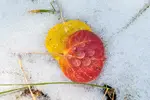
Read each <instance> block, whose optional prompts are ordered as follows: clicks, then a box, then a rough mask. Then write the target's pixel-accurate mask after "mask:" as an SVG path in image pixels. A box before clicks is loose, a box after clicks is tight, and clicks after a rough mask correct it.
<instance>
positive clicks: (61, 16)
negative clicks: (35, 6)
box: [55, 0, 65, 23]
mask: <svg viewBox="0 0 150 100" xmlns="http://www.w3.org/2000/svg"><path fill="white" fill-rule="evenodd" d="M55 2H56V3H57V6H58V8H59V12H60V18H61V20H62V22H63V23H64V22H65V19H64V17H63V12H62V8H61V7H60V5H59V4H58V2H57V0H55Z"/></svg>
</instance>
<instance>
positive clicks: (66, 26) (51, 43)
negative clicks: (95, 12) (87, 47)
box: [45, 20, 91, 60]
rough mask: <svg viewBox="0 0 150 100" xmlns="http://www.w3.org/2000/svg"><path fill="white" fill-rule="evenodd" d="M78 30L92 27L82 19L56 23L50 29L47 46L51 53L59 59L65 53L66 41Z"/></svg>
mask: <svg viewBox="0 0 150 100" xmlns="http://www.w3.org/2000/svg"><path fill="white" fill-rule="evenodd" d="M78 30H89V31H91V28H90V27H89V26H88V25H87V24H86V23H84V22H82V21H80V20H69V21H66V22H63V23H59V24H56V25H55V26H54V27H53V28H51V29H50V30H49V31H48V35H47V37H46V41H45V46H46V48H47V50H48V52H49V53H50V54H52V56H53V57H54V58H55V59H56V60H59V58H60V55H61V54H63V51H64V48H65V41H66V40H67V38H68V36H69V35H71V34H73V33H74V32H76V31H78Z"/></svg>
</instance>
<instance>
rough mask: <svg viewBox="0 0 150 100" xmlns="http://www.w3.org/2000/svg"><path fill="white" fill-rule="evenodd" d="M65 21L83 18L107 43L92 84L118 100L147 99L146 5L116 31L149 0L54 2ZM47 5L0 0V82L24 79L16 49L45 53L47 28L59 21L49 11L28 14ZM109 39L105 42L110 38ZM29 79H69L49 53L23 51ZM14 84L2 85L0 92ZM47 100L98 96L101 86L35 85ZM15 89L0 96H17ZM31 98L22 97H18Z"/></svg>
mask: <svg viewBox="0 0 150 100" xmlns="http://www.w3.org/2000/svg"><path fill="white" fill-rule="evenodd" d="M58 2H59V4H61V6H62V9H63V12H64V16H65V17H66V18H67V19H80V20H83V21H86V22H87V23H88V24H89V25H90V26H91V27H92V29H93V30H94V32H96V33H97V34H98V35H99V36H101V38H102V39H103V41H104V43H105V44H107V45H106V54H107V61H106V64H105V66H104V69H103V72H102V73H101V75H100V77H99V78H98V79H97V80H96V81H94V82H93V83H98V84H100V85H101V84H104V83H105V84H108V85H111V86H112V87H114V88H115V89H116V90H117V100H124V99H125V98H127V99H126V100H149V98H150V90H149V89H150V52H149V51H150V9H148V10H147V11H146V12H144V13H143V14H142V15H141V16H140V17H139V18H138V19H137V20H136V21H135V22H134V23H133V24H132V25H131V26H130V27H129V28H128V29H126V30H124V31H123V32H121V33H119V34H116V32H117V31H119V29H121V28H122V27H123V26H125V25H126V24H127V23H128V21H129V20H130V19H131V18H132V17H133V16H134V15H135V14H136V13H137V12H138V11H139V9H141V8H142V7H143V6H144V4H146V3H148V0H58ZM40 8H47V9H51V6H50V0H35V2H32V1H31V0H0V83H23V82H24V77H23V75H22V72H21V70H20V68H19V65H18V58H17V56H16V55H14V54H12V53H14V52H46V49H45V47H44V40H45V36H46V34H47V32H48V30H49V29H50V28H51V27H52V26H54V25H55V24H56V23H58V22H59V20H58V19H57V16H56V15H53V14H29V13H28V11H29V10H31V9H40ZM108 40H109V41H108ZM23 66H24V68H25V71H26V72H27V73H28V76H29V77H30V82H46V81H69V80H68V79H67V78H66V77H65V76H64V75H63V73H62V72H61V70H60V68H59V66H58V64H57V63H56V62H55V61H54V60H53V59H52V57H51V56H50V55H46V56H45V55H24V56H23ZM10 88H12V87H0V91H3V90H7V89H10ZM37 88H38V89H41V90H42V91H43V92H45V93H47V94H48V95H49V97H50V98H51V100H101V99H102V96H103V93H102V91H101V89H96V88H90V87H87V86H81V85H80V86H79V85H48V86H38V87H37ZM17 95H19V94H18V93H15V94H9V95H5V96H0V100H16V96H17ZM28 99H29V100H31V98H29V97H28V98H20V99H19V100H28Z"/></svg>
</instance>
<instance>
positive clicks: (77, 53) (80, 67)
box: [59, 30, 105, 83]
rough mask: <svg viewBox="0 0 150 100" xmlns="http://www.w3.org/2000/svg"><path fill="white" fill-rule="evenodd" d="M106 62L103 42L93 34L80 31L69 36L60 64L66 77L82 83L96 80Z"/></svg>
mask: <svg viewBox="0 0 150 100" xmlns="http://www.w3.org/2000/svg"><path fill="white" fill-rule="evenodd" d="M104 61H105V53H104V46H103V43H102V40H101V39H100V38H99V37H98V36H97V35H96V34H94V33H93V32H90V31H87V30H80V31H77V32H75V33H74V34H72V35H70V36H69V38H68V40H67V42H66V47H65V51H64V52H63V56H62V57H61V58H60V60H59V64H60V66H61V69H62V71H63V73H64V74H65V76H66V77H68V78H69V79H70V80H72V81H74V82H80V83H81V82H89V81H92V80H94V79H96V78H97V77H98V76H99V74H100V72H101V70H102V68H103V65H104Z"/></svg>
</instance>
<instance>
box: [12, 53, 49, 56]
mask: <svg viewBox="0 0 150 100" xmlns="http://www.w3.org/2000/svg"><path fill="white" fill-rule="evenodd" d="M12 54H15V55H16V54H20V55H25V54H39V55H40V54H41V55H49V53H48V52H19V53H17V52H16V53H12Z"/></svg>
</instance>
